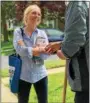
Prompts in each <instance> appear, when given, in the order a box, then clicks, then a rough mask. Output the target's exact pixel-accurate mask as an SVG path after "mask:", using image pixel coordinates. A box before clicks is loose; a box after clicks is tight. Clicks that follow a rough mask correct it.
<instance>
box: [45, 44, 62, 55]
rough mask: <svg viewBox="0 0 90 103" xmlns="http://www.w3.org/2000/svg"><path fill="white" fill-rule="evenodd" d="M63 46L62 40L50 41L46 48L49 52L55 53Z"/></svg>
mask: <svg viewBox="0 0 90 103" xmlns="http://www.w3.org/2000/svg"><path fill="white" fill-rule="evenodd" d="M60 47H61V42H55V43H50V44H48V45H47V46H46V47H45V50H46V52H47V53H48V54H53V53H55V52H57V50H59V49H60Z"/></svg>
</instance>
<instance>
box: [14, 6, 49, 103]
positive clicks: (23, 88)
mask: <svg viewBox="0 0 90 103" xmlns="http://www.w3.org/2000/svg"><path fill="white" fill-rule="evenodd" d="M40 21H41V10H40V8H39V7H38V6H37V5H30V6H28V7H27V8H26V9H25V11H24V16H23V22H24V25H25V27H24V28H22V30H23V36H22V35H21V33H22V32H21V30H20V28H17V29H15V31H14V39H13V43H14V48H15V49H16V52H17V53H18V54H19V55H20V56H21V59H22V69H21V75H20V83H19V92H18V103H28V100H29V94H30V90H31V86H32V84H33V86H34V89H35V91H36V94H37V98H38V103H47V84H48V78H47V71H46V68H45V66H44V59H46V58H47V57H48V55H47V54H46V51H45V49H44V48H45V46H46V45H47V44H48V38H47V35H46V34H45V32H44V31H42V30H40V29H38V28H37V26H38V25H39V24H40Z"/></svg>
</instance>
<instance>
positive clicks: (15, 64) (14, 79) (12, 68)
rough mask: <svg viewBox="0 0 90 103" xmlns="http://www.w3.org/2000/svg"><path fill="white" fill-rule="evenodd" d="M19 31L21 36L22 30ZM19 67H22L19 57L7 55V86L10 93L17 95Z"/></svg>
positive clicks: (14, 54)
mask: <svg viewBox="0 0 90 103" xmlns="http://www.w3.org/2000/svg"><path fill="white" fill-rule="evenodd" d="M20 29H21V32H22V36H23V31H22V28H20ZM21 67H22V60H21V58H20V56H19V55H18V54H17V53H13V54H11V55H9V74H10V78H9V84H10V90H11V92H12V93H18V87H19V79H20V74H21Z"/></svg>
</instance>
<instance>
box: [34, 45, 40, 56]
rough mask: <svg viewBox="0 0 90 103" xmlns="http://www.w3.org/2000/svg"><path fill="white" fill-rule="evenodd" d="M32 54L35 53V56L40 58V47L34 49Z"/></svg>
mask: <svg viewBox="0 0 90 103" xmlns="http://www.w3.org/2000/svg"><path fill="white" fill-rule="evenodd" d="M32 52H33V56H39V55H40V50H39V47H34V48H33V49H32Z"/></svg>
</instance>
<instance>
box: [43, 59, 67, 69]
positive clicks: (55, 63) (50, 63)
mask: <svg viewBox="0 0 90 103" xmlns="http://www.w3.org/2000/svg"><path fill="white" fill-rule="evenodd" d="M45 66H46V68H47V69H51V68H58V67H63V66H65V60H61V59H55V60H48V59H47V60H45Z"/></svg>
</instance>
